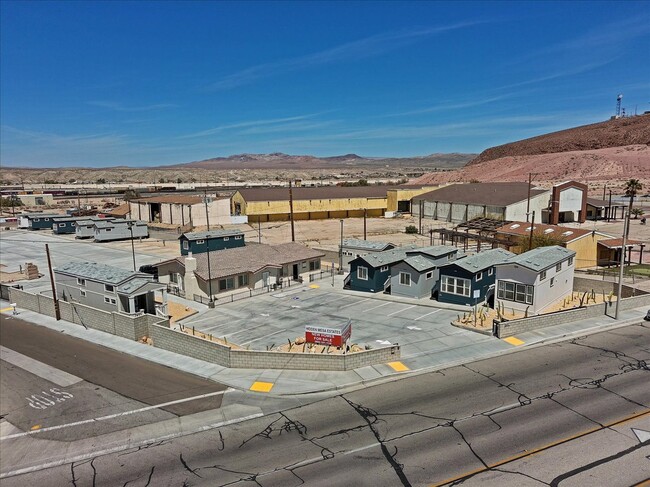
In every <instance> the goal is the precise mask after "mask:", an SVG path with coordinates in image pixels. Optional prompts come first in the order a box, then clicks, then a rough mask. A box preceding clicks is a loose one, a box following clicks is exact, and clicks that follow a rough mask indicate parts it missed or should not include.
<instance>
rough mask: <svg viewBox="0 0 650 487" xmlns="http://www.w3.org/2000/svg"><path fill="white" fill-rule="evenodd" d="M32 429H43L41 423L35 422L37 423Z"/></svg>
mask: <svg viewBox="0 0 650 487" xmlns="http://www.w3.org/2000/svg"><path fill="white" fill-rule="evenodd" d="M30 429H31V430H32V431H36V430H40V429H41V425H40V424H35V425H34V426H32V427H31V428H30Z"/></svg>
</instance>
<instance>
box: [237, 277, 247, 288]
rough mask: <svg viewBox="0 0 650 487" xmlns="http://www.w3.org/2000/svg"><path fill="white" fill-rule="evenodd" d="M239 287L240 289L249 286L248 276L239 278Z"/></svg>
mask: <svg viewBox="0 0 650 487" xmlns="http://www.w3.org/2000/svg"><path fill="white" fill-rule="evenodd" d="M237 285H238V287H244V286H248V274H241V275H240V276H237Z"/></svg>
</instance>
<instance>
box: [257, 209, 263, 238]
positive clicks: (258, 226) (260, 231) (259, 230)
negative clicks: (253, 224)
mask: <svg viewBox="0 0 650 487" xmlns="http://www.w3.org/2000/svg"><path fill="white" fill-rule="evenodd" d="M257 243H262V219H261V217H259V216H258V217H257Z"/></svg>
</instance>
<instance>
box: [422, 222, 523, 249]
mask: <svg viewBox="0 0 650 487" xmlns="http://www.w3.org/2000/svg"><path fill="white" fill-rule="evenodd" d="M508 223H512V222H510V221H507V220H498V219H495V218H475V219H473V220H470V221H467V222H463V223H460V224H458V225H456V226H455V227H454V228H453V229H452V230H449V229H447V228H439V229H436V230H432V231H433V232H436V233H438V234H439V238H440V241H441V244H442V245H454V246H456V247H458V246H459V244H462V246H463V250H465V251H466V250H467V248H468V244H469V242H470V241H474V242H476V251H477V252H480V250H481V244H489V245H490V247H489V248H491V249H494V248H498V247H502V248H505V249H507V248H508V247H509V246H510V245H511V244H510V242H509V241H508V240H507V239H504V238H499V237H497V236H496V229H497V228H499V227H501V226H502V225H505V224H508Z"/></svg>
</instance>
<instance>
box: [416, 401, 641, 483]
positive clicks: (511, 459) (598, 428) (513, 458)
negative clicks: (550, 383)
mask: <svg viewBox="0 0 650 487" xmlns="http://www.w3.org/2000/svg"><path fill="white" fill-rule="evenodd" d="M648 414H650V411H646V412H644V413H639V414H633V415H632V416H628V417H627V418H623V419H619V420H616V421H613V422H611V423H609V424H604V425H602V426H596V427H594V428H590V429H588V430H585V431H583V432H582V433H577V434H575V435H572V436H569V437H567V438H563V439H561V440H557V441H554V442H552V443H549V444H548V445H544V446H540V447H539V448H534V449H532V450H528V451H525V452H523V453H520V454H519V455H514V456H511V457H509V458H506V459H505V460H500V461H498V462H496V463H493V464H492V465H488V466H487V467H480V468H477V469H474V470H470V471H469V472H465V473H464V474H462V475H457V476H456V477H452V478H449V479H447V480H443V481H442V482H437V483H435V484H430V485H429V487H440V486H442V485H447V484H451V483H452V482H456V481H457V480H460V479H464V478H466V477H470V476H472V475H476V474H477V473H481V472H487V471H488V470H492V469H493V468H496V467H500V466H501V465H505V464H506V463H510V462H514V461H516V460H519V459H521V458H524V457H532V456H533V455H536V454H537V453H540V452H543V451H546V450H548V449H550V448H553V447H554V446H558V445H561V444H563V443H568V442H569V441H573V440H576V439H578V438H582V437H583V436H587V435H590V434H591V433H595V432H596V431H601V430H604V429H607V428H611V427H613V426H619V425H621V424H624V423H627V422H629V421H634V420H635V419H639V418H642V417H644V416H647V415H648Z"/></svg>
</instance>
